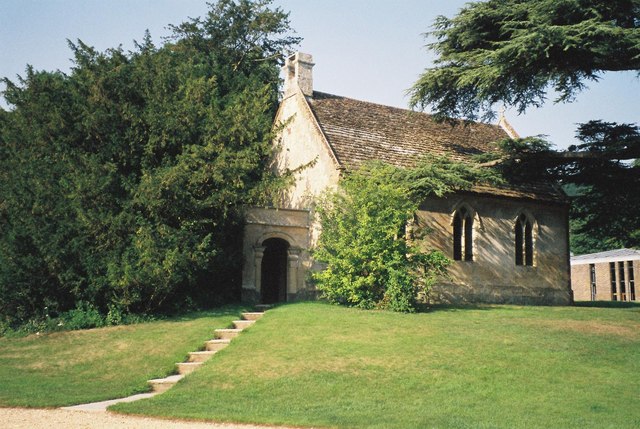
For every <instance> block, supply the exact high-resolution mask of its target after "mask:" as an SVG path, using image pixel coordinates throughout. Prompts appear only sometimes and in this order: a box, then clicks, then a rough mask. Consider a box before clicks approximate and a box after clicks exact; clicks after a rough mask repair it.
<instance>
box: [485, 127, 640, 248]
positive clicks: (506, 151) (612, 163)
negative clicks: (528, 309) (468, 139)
mask: <svg viewBox="0 0 640 429" xmlns="http://www.w3.org/2000/svg"><path fill="white" fill-rule="evenodd" d="M577 137H578V139H579V140H580V141H582V143H581V144H579V145H575V146H571V147H570V148H569V150H568V151H567V152H555V151H554V150H552V145H551V144H550V143H549V142H547V141H545V140H544V139H541V138H539V137H528V138H524V139H518V140H509V139H507V140H504V141H502V142H499V144H498V147H499V149H498V151H497V152H495V153H492V154H486V155H485V158H484V160H485V161H486V160H488V159H498V160H500V162H499V163H498V164H497V165H496V168H497V169H498V170H499V171H500V173H501V174H502V176H504V177H508V178H509V179H510V180H512V181H519V180H520V181H523V182H524V183H527V182H532V181H533V182H535V181H537V180H547V181H556V182H557V183H559V184H560V185H562V187H563V189H564V191H565V192H566V193H567V195H568V196H569V198H570V199H571V202H572V205H571V221H570V229H571V233H572V234H571V250H572V252H573V253H574V254H576V255H580V254H585V253H592V252H600V251H604V250H611V249H615V248H622V247H627V248H640V199H638V197H637V190H638V189H640V166H639V165H638V163H637V162H629V161H625V156H623V155H621V154H623V153H625V152H631V151H638V150H640V130H639V129H638V127H637V126H635V125H630V124H615V123H607V122H601V121H591V122H588V123H586V124H582V125H580V126H579V128H578V135H577Z"/></svg>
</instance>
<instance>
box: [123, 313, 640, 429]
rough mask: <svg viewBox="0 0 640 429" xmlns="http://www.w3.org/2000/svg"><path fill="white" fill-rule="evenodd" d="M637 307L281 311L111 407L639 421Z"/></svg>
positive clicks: (387, 417)
mask: <svg viewBox="0 0 640 429" xmlns="http://www.w3.org/2000/svg"><path fill="white" fill-rule="evenodd" d="M639 356H640V307H637V306H635V307H631V308H578V307H516V306H479V307H476V308H466V309H461V308H439V309H436V310H434V311H431V312H429V313H422V314H414V315H407V314H393V313H387V312H375V311H358V310H352V309H345V308H339V307H334V306H329V305H323V304H318V303H305V304H295V305H286V306H282V307H279V308H276V309H274V310H270V312H269V313H268V314H267V316H266V317H264V318H263V319H262V320H260V321H259V322H258V323H257V324H256V325H254V326H253V327H251V328H250V329H249V330H247V331H245V332H244V333H243V334H242V335H241V336H240V337H239V338H237V339H235V340H234V343H233V345H232V346H231V347H228V348H227V349H225V350H223V351H222V352H220V353H219V354H218V355H216V357H215V358H214V359H212V360H211V361H209V362H208V363H207V364H205V366H204V367H203V368H201V369H200V370H198V371H197V372H195V373H193V374H192V375H190V376H188V377H187V378H185V379H184V380H183V381H182V382H181V383H179V384H178V385H177V386H176V387H174V388H173V389H171V390H170V391H168V392H167V393H165V394H162V395H159V396H156V397H155V398H152V399H149V400H142V401H138V402H134V403H129V404H118V405H116V406H115V407H112V409H114V410H116V411H120V412H127V413H135V414H147V415H157V416H166V417H173V418H176V417H177V418H188V419H205V420H207V419H210V420H217V421H234V422H254V423H262V424H286V425H294V426H313V427H336V428H338V427H339V428H637V427H640V408H639V407H637V400H638V395H639V393H640V359H639Z"/></svg>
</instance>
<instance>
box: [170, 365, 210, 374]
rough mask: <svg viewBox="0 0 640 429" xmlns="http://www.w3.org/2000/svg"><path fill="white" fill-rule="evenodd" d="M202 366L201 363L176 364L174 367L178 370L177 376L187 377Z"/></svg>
mask: <svg viewBox="0 0 640 429" xmlns="http://www.w3.org/2000/svg"><path fill="white" fill-rule="evenodd" d="M202 364H203V362H178V363H176V367H177V368H178V374H183V375H187V374H191V373H192V372H193V371H195V370H196V369H198V368H199V367H200V366H201V365H202Z"/></svg>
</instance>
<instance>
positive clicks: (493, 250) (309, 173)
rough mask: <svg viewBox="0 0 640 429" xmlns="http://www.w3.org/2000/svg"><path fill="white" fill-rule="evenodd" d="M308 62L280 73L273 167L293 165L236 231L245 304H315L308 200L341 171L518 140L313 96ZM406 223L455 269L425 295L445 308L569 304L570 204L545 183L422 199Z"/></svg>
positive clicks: (503, 132) (304, 58)
mask: <svg viewBox="0 0 640 429" xmlns="http://www.w3.org/2000/svg"><path fill="white" fill-rule="evenodd" d="M313 66H314V63H313V59H312V57H311V55H308V54H304V53H296V54H293V55H292V56H290V57H289V58H288V60H287V62H286V64H285V66H284V75H285V76H284V78H285V85H284V95H283V99H282V102H281V104H280V107H279V110H278V113H277V116H276V124H284V126H283V127H282V131H281V135H280V139H279V141H278V142H276V143H274V144H277V154H276V155H275V158H274V160H273V168H275V169H277V170H279V171H286V170H287V169H288V170H295V169H297V168H298V167H300V166H304V165H307V167H306V168H303V169H300V171H299V172H298V173H296V176H295V184H294V185H293V186H292V187H291V188H290V189H289V190H288V192H286V194H285V195H284V196H283V199H282V203H281V204H280V206H279V207H274V208H250V209H248V210H247V214H246V225H245V232H244V258H245V260H244V268H243V279H242V297H243V299H244V300H245V301H250V302H261V303H275V302H286V301H294V300H300V299H309V298H313V297H315V296H316V291H315V289H314V286H313V283H312V281H310V277H309V273H310V271H311V270H318V269H322V267H321V266H320V265H319V264H318V263H317V262H315V261H314V260H313V258H312V255H311V250H312V249H313V247H314V245H315V244H316V243H317V240H318V237H319V234H320V233H321V231H320V229H319V225H318V224H317V222H316V220H315V218H314V212H313V208H314V203H315V202H316V200H317V198H318V196H319V195H320V194H322V193H323V192H324V191H325V190H327V189H334V188H336V186H337V184H338V181H339V180H340V177H341V175H343V174H344V172H345V171H348V170H349V169H354V168H357V167H358V166H359V165H361V164H362V163H363V162H365V161H367V160H373V159H378V160H382V161H385V162H387V163H391V164H394V165H396V166H401V167H408V166H412V165H414V164H415V163H416V162H417V161H418V160H419V159H420V158H421V157H423V156H425V155H436V156H440V155H446V156H448V157H451V158H452V159H453V160H458V161H461V160H465V159H469V157H471V156H473V155H476V154H480V153H483V152H486V151H489V150H491V149H492V144H494V142H496V141H498V140H500V139H503V138H506V137H516V136H517V135H516V134H515V131H513V129H512V128H511V127H510V126H509V125H508V124H507V123H506V121H505V120H504V119H501V122H500V124H498V125H489V124H484V123H475V122H473V123H469V124H462V123H460V124H458V125H457V126H452V125H451V124H449V123H438V122H435V121H434V120H433V118H432V117H431V116H430V115H428V114H425V113H420V112H414V111H410V110H404V109H399V108H395V107H388V106H382V105H378V104H374V103H369V102H365V101H358V100H354V99H350V98H346V97H341V96H337V95H332V94H327V93H324V92H318V91H315V90H314V88H313ZM414 223H416V224H418V225H419V226H420V227H421V228H425V229H426V230H428V231H429V233H428V234H426V235H425V237H424V238H420V239H419V240H421V242H420V243H421V245H423V246H424V247H425V248H429V249H439V250H441V251H443V252H444V253H445V254H446V255H447V256H448V257H449V258H450V259H451V260H452V261H453V262H452V264H451V265H450V266H449V268H448V270H449V275H448V276H447V277H443V278H442V279H441V280H440V281H439V282H438V284H437V285H435V286H434V287H433V289H432V292H431V294H430V297H429V299H430V300H431V301H433V302H444V303H476V302H485V303H517V304H551V305H565V304H569V303H571V302H572V294H571V285H570V265H569V240H568V203H567V200H566V196H565V195H564V193H563V192H562V191H561V190H560V189H559V188H557V187H556V186H555V185H554V184H552V183H533V184H527V185H522V184H505V185H500V186H477V187H474V188H473V189H472V190H470V191H467V192H458V193H455V194H451V195H448V196H445V197H442V198H439V197H429V198H427V199H426V200H425V201H423V202H422V204H421V206H420V209H419V211H418V213H416V215H415V219H414Z"/></svg>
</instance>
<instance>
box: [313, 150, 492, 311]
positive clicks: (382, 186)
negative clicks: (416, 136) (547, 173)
mask: <svg viewBox="0 0 640 429" xmlns="http://www.w3.org/2000/svg"><path fill="white" fill-rule="evenodd" d="M490 177H491V173H489V172H488V170H481V169H478V168H477V167H472V166H468V165H463V164H458V163H453V162H450V161H447V160H446V159H443V158H429V159H425V160H424V161H423V162H421V163H420V164H419V165H418V166H417V167H415V168H413V169H402V168H398V167H394V166H391V165H388V164H384V163H381V162H372V163H368V164H364V165H363V166H362V167H361V168H360V169H358V170H356V171H353V172H350V173H348V174H347V175H346V177H344V178H343V179H342V180H341V182H340V187H339V189H338V190H337V191H336V192H332V193H329V194H328V195H327V196H326V197H325V199H324V201H322V202H321V203H320V204H319V206H318V215H319V218H320V223H321V225H322V235H321V236H320V239H319V243H318V247H317V250H316V252H315V253H314V257H315V259H316V260H318V261H320V262H323V263H325V264H326V268H325V269H324V270H323V271H321V272H319V273H316V274H315V275H314V280H315V281H317V287H318V289H319V290H320V291H321V292H322V293H323V296H324V297H325V298H327V299H328V300H329V301H331V302H334V303H339V304H343V305H348V306H355V307H360V308H369V309H370V308H384V309H389V310H393V311H402V312H410V311H414V310H415V305H416V300H417V298H419V297H424V296H425V295H426V294H428V291H429V288H430V287H431V285H432V284H433V282H434V281H435V280H436V278H437V277H438V276H440V275H443V274H444V273H445V268H446V266H447V265H448V263H449V260H448V259H447V258H446V256H445V255H444V254H443V253H442V252H440V251H437V250H427V251H423V250H420V249H419V248H418V243H417V242H415V241H414V240H412V239H411V237H408V236H409V235H413V236H414V237H415V238H419V236H420V235H421V234H422V233H424V231H419V230H418V227H417V226H413V227H412V228H411V230H409V231H408V230H407V226H408V222H409V221H410V220H411V219H413V215H414V213H415V212H416V210H418V206H419V204H420V202H421V201H423V200H424V198H425V197H427V196H429V195H437V196H442V195H444V194H446V193H449V192H452V191H454V190H461V189H468V188H470V187H471V185H472V184H473V183H474V182H475V181H477V180H480V179H484V180H487V179H489V178H490Z"/></svg>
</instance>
